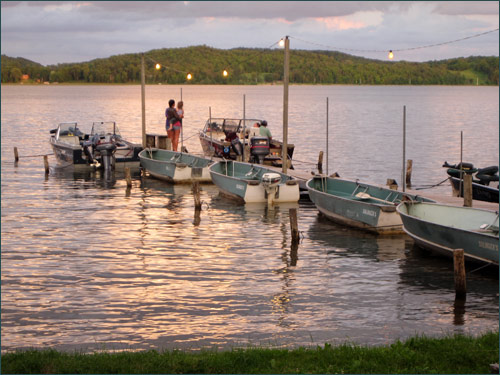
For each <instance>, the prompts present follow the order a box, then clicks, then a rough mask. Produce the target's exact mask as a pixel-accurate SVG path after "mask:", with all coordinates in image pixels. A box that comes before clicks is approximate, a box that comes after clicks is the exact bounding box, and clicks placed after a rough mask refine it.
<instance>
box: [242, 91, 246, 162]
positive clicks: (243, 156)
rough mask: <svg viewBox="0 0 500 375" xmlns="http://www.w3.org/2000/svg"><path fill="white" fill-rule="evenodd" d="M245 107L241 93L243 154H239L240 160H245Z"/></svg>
mask: <svg viewBox="0 0 500 375" xmlns="http://www.w3.org/2000/svg"><path fill="white" fill-rule="evenodd" d="M245 111H246V108H245V94H243V155H242V156H241V157H242V161H245V126H246V123H247V122H246V118H245V116H246V113H245Z"/></svg>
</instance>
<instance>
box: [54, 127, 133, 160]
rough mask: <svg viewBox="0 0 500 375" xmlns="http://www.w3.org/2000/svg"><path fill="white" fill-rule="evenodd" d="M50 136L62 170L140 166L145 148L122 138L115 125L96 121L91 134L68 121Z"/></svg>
mask: <svg viewBox="0 0 500 375" xmlns="http://www.w3.org/2000/svg"><path fill="white" fill-rule="evenodd" d="M50 134H51V136H50V140H49V142H50V145H51V146H52V149H53V151H54V155H55V157H56V160H57V164H58V166H59V167H69V166H72V167H74V168H75V169H91V168H101V167H102V168H104V169H113V168H115V167H117V168H124V167H130V168H134V167H135V168H138V167H139V152H140V151H141V150H142V146H141V145H139V144H135V143H132V142H129V141H127V140H125V139H123V138H122V137H121V135H120V132H119V130H118V126H117V125H116V123H115V122H94V123H93V125H92V130H91V132H90V134H89V133H84V132H83V131H82V130H81V129H80V128H79V126H78V124H77V123H76V122H65V123H61V124H59V125H58V127H57V128H56V129H53V130H51V131H50Z"/></svg>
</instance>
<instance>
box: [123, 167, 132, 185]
mask: <svg viewBox="0 0 500 375" xmlns="http://www.w3.org/2000/svg"><path fill="white" fill-rule="evenodd" d="M125 181H126V182H127V188H131V187H132V176H131V175H130V168H129V167H125Z"/></svg>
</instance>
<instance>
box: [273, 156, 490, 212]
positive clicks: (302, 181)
mask: <svg viewBox="0 0 500 375" xmlns="http://www.w3.org/2000/svg"><path fill="white" fill-rule="evenodd" d="M266 168H269V169H273V170H276V171H278V172H281V168H277V167H272V166H268V165H266ZM287 175H289V176H291V177H293V178H295V179H297V180H298V181H299V186H300V188H301V189H307V188H306V182H307V180H309V179H310V178H312V177H313V175H312V173H311V172H304V171H297V170H294V169H292V170H290V169H289V170H287ZM366 183H367V184H370V185H375V186H380V187H382V188H387V186H383V185H379V184H373V183H370V182H366ZM400 191H401V190H400ZM405 192H406V193H408V194H413V195H419V196H421V197H424V198H429V199H432V200H434V201H436V202H438V203H441V204H447V205H450V206H457V207H462V206H463V205H464V199H463V198H460V197H453V196H452V195H451V186H450V195H445V194H442V193H437V192H435V191H431V190H428V191H424V190H411V189H406V191H405ZM472 202H473V203H472V207H474V208H481V209H483V210H490V211H499V204H498V203H493V202H483V201H478V200H473V201H472Z"/></svg>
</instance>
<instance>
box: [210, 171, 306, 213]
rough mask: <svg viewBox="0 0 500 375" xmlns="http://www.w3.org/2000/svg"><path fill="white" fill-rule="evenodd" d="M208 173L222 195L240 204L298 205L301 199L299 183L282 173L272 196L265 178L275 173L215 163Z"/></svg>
mask: <svg viewBox="0 0 500 375" xmlns="http://www.w3.org/2000/svg"><path fill="white" fill-rule="evenodd" d="M233 167H234V168H233ZM209 169H210V175H211V177H212V181H213V183H214V184H215V185H217V187H218V188H219V190H220V191H221V193H222V194H223V195H226V196H228V197H230V198H234V199H236V200H238V201H240V202H244V203H272V204H279V203H285V202H298V200H299V198H300V192H299V184H298V182H297V181H295V180H293V179H291V178H290V177H289V176H287V175H284V174H281V173H279V175H280V176H281V182H280V183H279V185H277V186H276V190H275V191H273V192H272V193H271V194H269V193H268V192H267V191H266V188H265V187H264V185H263V183H262V176H263V175H264V174H266V173H276V172H274V171H272V170H269V169H267V168H264V167H261V166H257V165H255V164H249V163H239V162H234V161H228V162H219V163H215V164H213V165H212V166H211V167H210V168H209Z"/></svg>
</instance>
